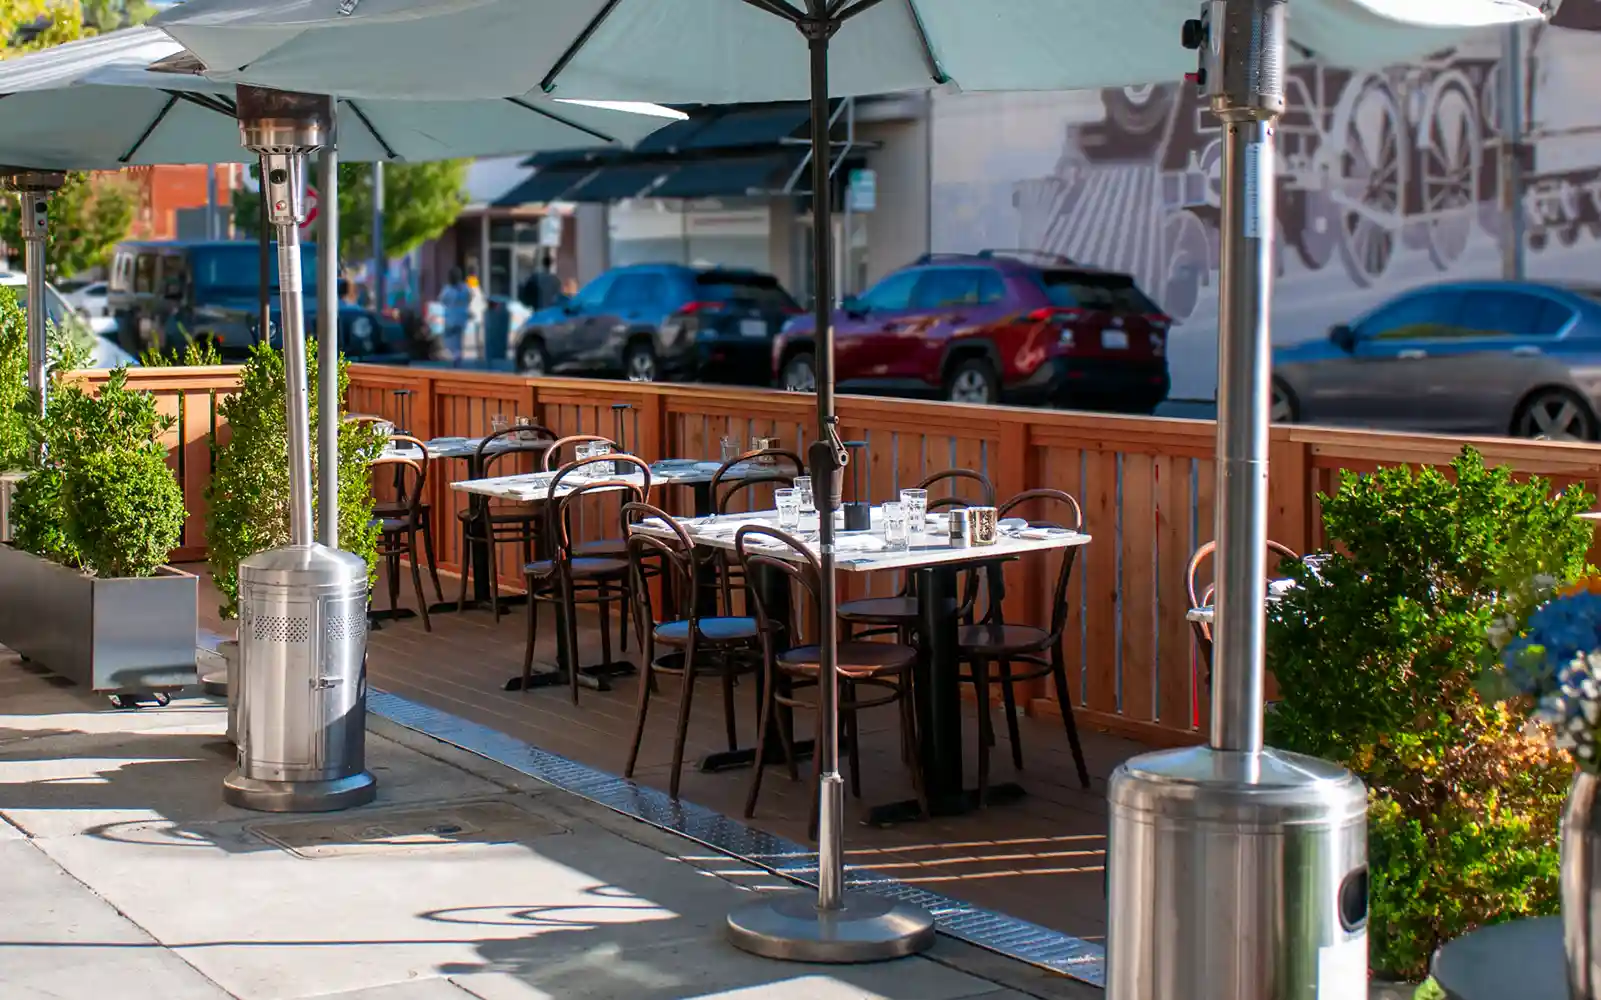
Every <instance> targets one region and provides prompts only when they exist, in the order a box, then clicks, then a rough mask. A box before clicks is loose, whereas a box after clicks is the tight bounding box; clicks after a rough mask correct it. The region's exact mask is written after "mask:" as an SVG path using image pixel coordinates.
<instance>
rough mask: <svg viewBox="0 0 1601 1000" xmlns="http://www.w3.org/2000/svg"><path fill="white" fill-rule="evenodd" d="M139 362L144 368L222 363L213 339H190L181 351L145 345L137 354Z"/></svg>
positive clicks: (184, 366)
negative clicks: (141, 352)
mask: <svg viewBox="0 0 1601 1000" xmlns="http://www.w3.org/2000/svg"><path fill="white" fill-rule="evenodd" d="M139 363H140V364H141V365H143V366H145V367H146V368H196V367H200V366H204V365H220V364H222V353H221V352H220V351H218V350H217V345H216V343H215V342H214V341H210V340H203V341H197V340H192V339H191V340H190V341H189V342H188V343H186V344H185V345H184V347H183V350H181V351H180V350H178V349H177V348H176V347H170V348H168V349H167V350H165V351H163V350H161V348H159V347H147V348H145V352H144V353H143V354H141V355H139Z"/></svg>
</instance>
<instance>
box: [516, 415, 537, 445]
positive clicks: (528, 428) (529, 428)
mask: <svg viewBox="0 0 1601 1000" xmlns="http://www.w3.org/2000/svg"><path fill="white" fill-rule="evenodd" d="M533 426H534V422H533V421H532V420H530V419H528V418H527V417H518V418H517V434H516V437H517V440H519V441H532V440H534V432H533Z"/></svg>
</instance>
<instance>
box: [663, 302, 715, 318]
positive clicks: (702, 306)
mask: <svg viewBox="0 0 1601 1000" xmlns="http://www.w3.org/2000/svg"><path fill="white" fill-rule="evenodd" d="M722 308H723V303H721V302H686V303H685V304H684V305H682V306H680V307H679V308H678V311H677V312H675V313H673V315H674V316H694V315H697V314H699V313H707V312H721V311H722Z"/></svg>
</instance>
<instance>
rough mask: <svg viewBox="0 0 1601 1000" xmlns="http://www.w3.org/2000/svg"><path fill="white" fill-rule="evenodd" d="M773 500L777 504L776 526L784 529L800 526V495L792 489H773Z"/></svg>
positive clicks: (792, 529)
mask: <svg viewBox="0 0 1601 1000" xmlns="http://www.w3.org/2000/svg"><path fill="white" fill-rule="evenodd" d="M773 502H774V503H775V504H777V505H778V526H779V527H780V528H782V529H784V530H785V531H794V530H795V529H796V528H799V527H800V496H799V495H798V494H797V493H796V492H795V491H794V490H793V489H781V490H774V491H773Z"/></svg>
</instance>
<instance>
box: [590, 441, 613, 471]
mask: <svg viewBox="0 0 1601 1000" xmlns="http://www.w3.org/2000/svg"><path fill="white" fill-rule="evenodd" d="M610 454H611V445H609V444H607V443H606V442H604V441H591V442H590V443H589V455H590V457H591V458H598V457H600V456H601V455H610ZM589 469H590V471H591V472H592V473H593V474H594V475H597V476H614V475H616V474H617V463H616V462H596V463H595V464H594V465H591V466H590V467H589Z"/></svg>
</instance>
